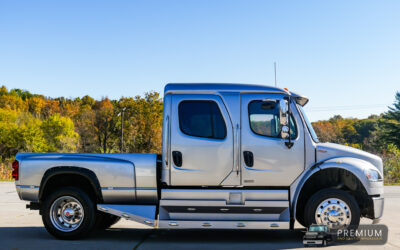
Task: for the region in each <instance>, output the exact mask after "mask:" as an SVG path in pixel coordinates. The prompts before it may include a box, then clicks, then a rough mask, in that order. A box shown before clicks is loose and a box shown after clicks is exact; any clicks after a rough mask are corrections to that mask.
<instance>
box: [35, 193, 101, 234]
mask: <svg viewBox="0 0 400 250" xmlns="http://www.w3.org/2000/svg"><path fill="white" fill-rule="evenodd" d="M41 209H42V220H43V224H44V226H45V227H46V230H47V231H48V232H49V233H50V234H52V235H53V236H55V237H57V238H59V239H64V240H72V239H79V238H82V237H84V236H86V235H87V234H88V233H90V232H91V231H92V229H93V227H94V225H95V222H96V209H95V204H94V202H93V201H92V200H91V199H90V197H89V196H88V195H87V194H86V193H85V192H83V191H82V190H80V189H78V188H75V187H64V188H60V189H58V190H57V191H55V192H53V193H52V194H50V195H49V196H48V197H46V198H45V199H44V202H43V205H42V208H41Z"/></svg>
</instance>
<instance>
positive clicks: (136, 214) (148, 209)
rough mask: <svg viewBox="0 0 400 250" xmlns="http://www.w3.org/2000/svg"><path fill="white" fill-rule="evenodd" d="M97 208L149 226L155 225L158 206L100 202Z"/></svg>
mask: <svg viewBox="0 0 400 250" xmlns="http://www.w3.org/2000/svg"><path fill="white" fill-rule="evenodd" d="M97 209H98V210H99V211H101V212H104V213H108V214H113V215H115V216H118V217H121V218H125V219H127V220H132V221H136V222H139V223H142V224H145V225H147V226H152V227H154V226H155V218H156V206H151V205H115V204H98V205H97Z"/></svg>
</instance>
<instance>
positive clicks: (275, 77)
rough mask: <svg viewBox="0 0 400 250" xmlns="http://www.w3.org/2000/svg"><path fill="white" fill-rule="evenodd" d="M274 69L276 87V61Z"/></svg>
mask: <svg viewBox="0 0 400 250" xmlns="http://www.w3.org/2000/svg"><path fill="white" fill-rule="evenodd" d="M274 71H275V87H276V62H274Z"/></svg>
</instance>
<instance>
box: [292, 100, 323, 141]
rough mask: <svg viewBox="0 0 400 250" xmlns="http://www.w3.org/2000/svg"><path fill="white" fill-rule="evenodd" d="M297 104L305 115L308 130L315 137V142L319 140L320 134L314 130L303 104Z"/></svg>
mask: <svg viewBox="0 0 400 250" xmlns="http://www.w3.org/2000/svg"><path fill="white" fill-rule="evenodd" d="M297 106H298V107H299V109H300V111H301V115H302V116H303V118H304V121H305V122H306V123H307V127H308V131H310V134H311V137H312V139H313V140H314V141H315V142H319V140H318V136H317V134H316V133H315V131H314V129H313V127H312V125H311V122H310V121H309V120H308V117H307V115H306V112H304V109H303V107H302V106H301V105H297Z"/></svg>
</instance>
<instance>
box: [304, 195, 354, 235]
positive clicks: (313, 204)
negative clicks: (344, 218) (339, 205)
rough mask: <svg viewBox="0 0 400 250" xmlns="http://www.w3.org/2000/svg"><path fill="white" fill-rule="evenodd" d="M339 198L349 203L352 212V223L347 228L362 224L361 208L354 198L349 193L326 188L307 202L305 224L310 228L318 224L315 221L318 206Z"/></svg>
mask: <svg viewBox="0 0 400 250" xmlns="http://www.w3.org/2000/svg"><path fill="white" fill-rule="evenodd" d="M330 198H338V199H340V200H342V201H344V202H346V203H347V205H348V206H349V209H350V211H351V221H350V224H349V225H346V227H352V228H354V227H358V225H359V224H360V216H361V215H360V208H359V206H358V204H357V201H356V200H355V199H354V197H353V196H352V195H350V194H348V193H347V192H345V191H343V190H339V189H332V188H326V189H322V190H320V191H318V192H316V193H315V194H313V195H312V196H311V198H310V199H309V200H308V201H307V204H306V206H305V209H304V223H305V226H307V227H309V226H310V225H312V224H317V223H316V220H315V211H316V210H317V206H318V205H319V204H320V203H321V202H323V201H324V200H326V199H330Z"/></svg>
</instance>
